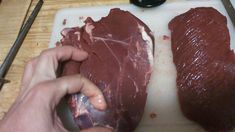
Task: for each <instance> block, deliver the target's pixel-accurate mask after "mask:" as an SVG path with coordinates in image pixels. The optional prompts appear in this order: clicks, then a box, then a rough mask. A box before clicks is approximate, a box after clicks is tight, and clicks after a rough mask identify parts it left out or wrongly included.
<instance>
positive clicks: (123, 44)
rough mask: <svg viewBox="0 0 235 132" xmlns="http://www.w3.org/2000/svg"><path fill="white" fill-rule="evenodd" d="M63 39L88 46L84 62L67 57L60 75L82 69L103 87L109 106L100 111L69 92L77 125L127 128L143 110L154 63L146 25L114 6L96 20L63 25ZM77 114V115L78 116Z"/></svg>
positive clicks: (127, 130) (64, 42) (123, 131)
mask: <svg viewBox="0 0 235 132" xmlns="http://www.w3.org/2000/svg"><path fill="white" fill-rule="evenodd" d="M62 36H63V38H62V40H61V43H62V45H72V46H74V47H77V48H80V49H83V50H85V51H87V52H88V54H89V57H88V59H87V60H85V61H83V62H73V61H69V62H66V63H65V65H64V67H63V73H62V75H63V76H65V75H71V74H78V73H80V74H82V75H83V76H85V77H87V78H88V79H90V80H91V81H92V82H94V83H95V84H96V85H97V86H98V87H99V88H100V89H101V91H102V92H103V94H104V96H105V99H106V102H107V104H108V109H107V110H105V111H99V110H97V109H95V108H94V107H93V106H92V105H91V104H90V103H89V101H88V99H87V97H85V96H84V95H82V94H80V93H78V94H75V95H72V96H71V97H70V98H69V105H70V108H71V110H72V112H73V116H74V120H75V122H76V123H77V125H78V126H79V127H80V128H81V129H85V128H89V127H93V126H104V127H110V128H113V129H114V130H115V131H117V132H131V131H134V129H135V128H136V127H137V125H138V123H139V122H140V120H141V117H142V115H143V112H144V107H145V103H146V98H147V93H146V88H147V84H148V82H149V79H150V75H151V72H152V64H153V47H154V44H153V43H154V42H153V36H152V35H151V31H150V29H149V28H148V27H147V26H146V25H145V24H144V23H143V22H142V21H140V20H139V19H138V18H136V17H135V16H134V15H132V14H131V13H130V12H127V11H122V10H120V9H112V10H111V11H110V13H109V15H108V16H106V17H103V18H102V19H101V20H99V21H97V22H95V21H93V20H92V19H91V18H87V20H86V21H85V25H84V26H83V27H81V28H79V27H75V28H68V29H64V30H63V31H62ZM78 115H81V116H78Z"/></svg>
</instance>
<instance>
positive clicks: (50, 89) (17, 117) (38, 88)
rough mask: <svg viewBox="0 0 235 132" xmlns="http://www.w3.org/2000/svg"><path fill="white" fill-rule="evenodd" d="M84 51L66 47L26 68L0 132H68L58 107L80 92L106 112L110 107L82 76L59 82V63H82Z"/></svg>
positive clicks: (102, 131) (106, 131) (48, 52)
mask: <svg viewBox="0 0 235 132" xmlns="http://www.w3.org/2000/svg"><path fill="white" fill-rule="evenodd" d="M87 56H88V54H87V53H86V52H85V51H82V50H79V49H76V48H73V47H70V46H63V47H57V48H53V49H48V50H46V51H43V52H42V53H41V54H40V56H38V57H36V58H34V59H32V60H31V61H29V62H28V64H27V65H26V67H25V71H24V75H23V78H22V84H21V91H20V94H19V96H18V97H17V98H16V101H15V103H14V104H13V105H12V107H11V108H10V110H9V111H8V112H7V114H6V115H5V117H4V118H3V120H1V122H0V131H1V132H15V131H17V132H67V130H66V129H65V128H64V126H63V124H62V122H61V120H60V118H59V117H58V116H57V114H56V110H55V107H56V105H57V104H58V103H59V101H60V99H61V98H62V97H64V96H65V95H66V94H72V93H77V92H78V91H80V92H81V93H83V94H84V95H86V96H87V97H88V98H89V100H90V102H91V103H92V105H93V106H94V107H95V108H97V109H99V110H104V109H105V108H106V107H107V106H106V103H105V100H104V97H103V94H102V93H101V91H100V90H99V89H98V88H97V87H96V86H95V85H94V84H93V83H92V82H90V81H89V80H88V79H86V78H85V77H83V76H81V75H73V76H66V77H61V78H56V70H57V68H58V64H59V62H60V61H66V60H69V59H72V60H75V61H82V60H84V59H86V58H87ZM99 131H100V132H110V131H111V130H109V129H107V128H101V127H96V128H91V129H87V130H83V131H82V132H99Z"/></svg>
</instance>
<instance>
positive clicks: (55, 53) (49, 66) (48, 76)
mask: <svg viewBox="0 0 235 132" xmlns="http://www.w3.org/2000/svg"><path fill="white" fill-rule="evenodd" d="M87 56H88V54H87V52H85V51H83V50H80V49H77V48H74V47H72V46H62V47H56V48H52V49H48V50H45V51H43V52H42V53H41V54H40V56H39V57H38V58H37V59H38V60H37V64H36V67H35V72H34V75H33V78H32V82H31V83H32V84H37V83H40V82H42V81H47V80H52V79H55V78H56V70H57V68H58V65H59V62H60V61H66V60H75V61H82V60H84V59H86V58H87Z"/></svg>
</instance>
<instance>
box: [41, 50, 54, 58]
mask: <svg viewBox="0 0 235 132" xmlns="http://www.w3.org/2000/svg"><path fill="white" fill-rule="evenodd" d="M51 51H52V50H51V49H46V50H44V51H42V52H41V53H40V57H42V58H48V57H49V56H51Z"/></svg>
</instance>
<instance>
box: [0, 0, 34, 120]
mask: <svg viewBox="0 0 235 132" xmlns="http://www.w3.org/2000/svg"><path fill="white" fill-rule="evenodd" d="M30 3H31V0H2V2H1V3H0V64H1V63H2V62H3V59H4V58H5V56H6V54H7V52H8V51H9V48H10V47H11V46H12V44H13V43H14V41H15V39H16V37H17V35H18V33H19V30H20V28H21V26H22V23H23V20H24V18H25V14H26V13H27V11H28V8H29V6H30ZM18 58H20V57H18ZM23 65H24V62H23V61H22V59H17V60H16V61H15V62H14V64H13V65H12V67H11V69H10V71H9V74H8V75H7V78H8V79H10V80H11V83H9V84H7V85H6V86H5V87H4V89H3V90H2V91H1V92H0V119H1V118H2V116H3V115H4V113H5V112H6V111H7V110H8V108H9V107H10V105H11V104H12V102H13V101H14V99H15V96H16V95H17V93H18V91H19V85H20V76H21V73H22V68H23Z"/></svg>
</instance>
